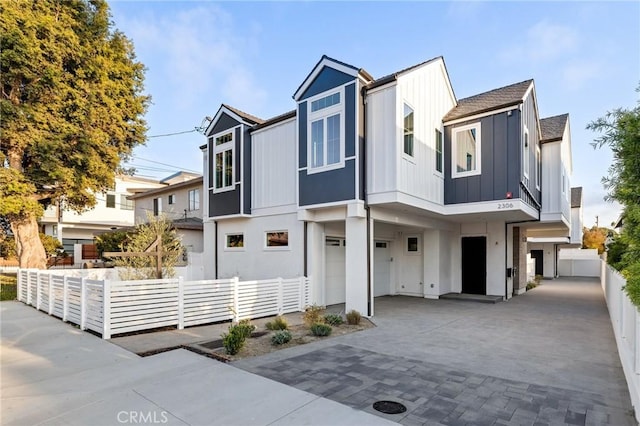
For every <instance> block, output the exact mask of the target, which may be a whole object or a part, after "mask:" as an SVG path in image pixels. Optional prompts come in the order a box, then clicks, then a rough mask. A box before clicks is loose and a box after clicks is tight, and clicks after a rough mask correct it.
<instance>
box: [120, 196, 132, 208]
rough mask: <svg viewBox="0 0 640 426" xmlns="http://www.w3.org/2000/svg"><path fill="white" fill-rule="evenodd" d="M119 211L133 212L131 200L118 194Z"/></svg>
mask: <svg viewBox="0 0 640 426" xmlns="http://www.w3.org/2000/svg"><path fill="white" fill-rule="evenodd" d="M120 210H133V200H130V199H128V198H127V196H126V195H124V194H120Z"/></svg>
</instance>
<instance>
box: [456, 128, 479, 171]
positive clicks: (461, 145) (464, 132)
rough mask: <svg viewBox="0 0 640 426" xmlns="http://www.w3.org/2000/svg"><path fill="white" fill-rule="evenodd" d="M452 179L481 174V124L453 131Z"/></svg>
mask: <svg viewBox="0 0 640 426" xmlns="http://www.w3.org/2000/svg"><path fill="white" fill-rule="evenodd" d="M452 144H453V146H452V150H451V151H452V155H451V166H452V170H451V177H453V178H457V177H464V176H473V175H477V174H480V171H481V170H480V153H481V152H482V151H481V145H480V123H475V124H471V125H467V126H462V127H458V128H456V129H453V138H452Z"/></svg>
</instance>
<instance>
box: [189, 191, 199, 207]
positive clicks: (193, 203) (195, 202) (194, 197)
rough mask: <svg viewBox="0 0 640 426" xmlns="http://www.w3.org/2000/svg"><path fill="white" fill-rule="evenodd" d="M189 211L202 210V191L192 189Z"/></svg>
mask: <svg viewBox="0 0 640 426" xmlns="http://www.w3.org/2000/svg"><path fill="white" fill-rule="evenodd" d="M189 210H190V211H194V210H200V190H199V189H190V190H189Z"/></svg>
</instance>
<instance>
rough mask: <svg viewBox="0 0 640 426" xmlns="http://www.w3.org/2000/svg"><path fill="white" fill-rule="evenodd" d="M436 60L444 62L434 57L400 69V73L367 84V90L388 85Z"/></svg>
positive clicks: (439, 57)
mask: <svg viewBox="0 0 640 426" xmlns="http://www.w3.org/2000/svg"><path fill="white" fill-rule="evenodd" d="M438 59H442V60H444V58H443V57H442V56H436V57H435V58H431V59H428V60H426V61H424V62H420V63H419V64H416V65H412V66H410V67H407V68H405V69H402V70H400V71H396V72H394V73H392V74H389V75H385V76H384V77H380V78H378V79H376V80H375V81H372V82H371V83H369V84H368V85H367V90H370V89H374V88H376V87H379V86H382V85H385V84H387V83H390V82H392V81H395V80H397V79H398V77H399V76H401V75H402V74H404V73H407V72H409V71H413V70H414V69H416V68H420V67H421V66H423V65H427V64H429V63H431V62H435V61H437V60H438Z"/></svg>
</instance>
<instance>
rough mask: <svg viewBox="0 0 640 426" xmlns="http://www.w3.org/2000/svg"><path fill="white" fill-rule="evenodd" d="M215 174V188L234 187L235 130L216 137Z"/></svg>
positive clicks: (221, 189)
mask: <svg viewBox="0 0 640 426" xmlns="http://www.w3.org/2000/svg"><path fill="white" fill-rule="evenodd" d="M214 139H215V174H214V176H215V177H214V189H215V190H217V191H223V190H227V189H233V154H234V152H233V151H234V140H233V131H231V132H228V133H225V134H223V135H220V136H216V137H215V138H214Z"/></svg>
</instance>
